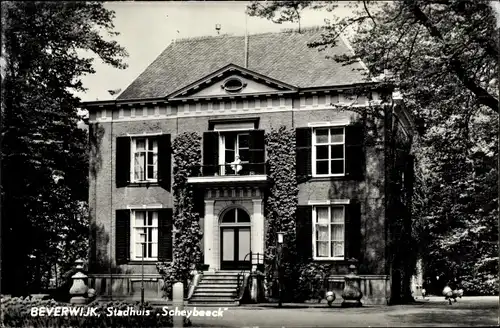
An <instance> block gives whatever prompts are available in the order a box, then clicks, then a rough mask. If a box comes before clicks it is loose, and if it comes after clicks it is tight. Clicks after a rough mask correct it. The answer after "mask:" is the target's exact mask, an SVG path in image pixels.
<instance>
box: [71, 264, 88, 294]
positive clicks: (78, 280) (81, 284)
mask: <svg viewBox="0 0 500 328" xmlns="http://www.w3.org/2000/svg"><path fill="white" fill-rule="evenodd" d="M75 264H76V267H75V268H76V270H77V272H76V273H75V274H74V275H73V276H72V277H71V279H73V285H72V286H71V288H70V290H69V294H70V295H71V296H72V297H71V299H70V300H69V302H70V303H71V304H86V303H87V298H86V296H87V291H88V287H87V285H86V284H85V280H87V275H86V274H84V273H83V272H82V271H83V261H82V260H77V261H75Z"/></svg>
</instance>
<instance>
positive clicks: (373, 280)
mask: <svg viewBox="0 0 500 328" xmlns="http://www.w3.org/2000/svg"><path fill="white" fill-rule="evenodd" d="M359 278H360V288H361V292H362V293H363V298H362V299H361V302H362V303H363V305H387V304H388V301H389V298H390V295H391V289H390V280H389V276H386V275H359ZM327 286H328V287H327V290H329V291H333V292H334V293H335V296H336V299H335V302H334V304H336V303H342V291H343V290H344V286H345V280H344V276H343V275H331V276H329V277H328V283H327ZM322 297H323V298H324V295H322ZM315 301H316V302H317V300H311V302H315Z"/></svg>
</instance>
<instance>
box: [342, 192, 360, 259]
mask: <svg viewBox="0 0 500 328" xmlns="http://www.w3.org/2000/svg"><path fill="white" fill-rule="evenodd" d="M360 248H361V206H360V204H359V203H358V202H356V201H353V200H351V203H350V204H349V205H346V211H345V259H346V260H349V259H352V258H354V259H356V260H359V255H360Z"/></svg>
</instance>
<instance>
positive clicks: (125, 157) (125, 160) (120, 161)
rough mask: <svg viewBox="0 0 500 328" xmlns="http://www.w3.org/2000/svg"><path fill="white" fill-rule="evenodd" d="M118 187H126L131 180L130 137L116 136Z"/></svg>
mask: <svg viewBox="0 0 500 328" xmlns="http://www.w3.org/2000/svg"><path fill="white" fill-rule="evenodd" d="M115 158H116V165H115V167H116V187H117V188H121V187H125V186H126V185H128V184H129V182H130V138H129V137H118V138H116V156H115Z"/></svg>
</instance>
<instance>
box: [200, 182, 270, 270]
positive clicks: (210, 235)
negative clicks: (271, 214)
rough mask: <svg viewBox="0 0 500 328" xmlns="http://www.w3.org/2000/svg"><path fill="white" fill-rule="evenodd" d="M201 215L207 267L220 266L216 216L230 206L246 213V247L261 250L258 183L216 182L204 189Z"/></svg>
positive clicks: (260, 210)
mask: <svg viewBox="0 0 500 328" xmlns="http://www.w3.org/2000/svg"><path fill="white" fill-rule="evenodd" d="M204 198H205V199H204V201H205V215H204V217H203V218H202V219H200V224H202V226H203V237H202V245H203V255H204V263H205V264H207V265H209V268H208V270H209V271H212V272H213V271H218V270H220V269H221V268H220V263H221V259H220V255H221V252H220V247H221V241H220V238H221V229H220V228H221V226H220V224H219V223H220V219H221V218H222V217H223V215H224V214H225V212H226V211H228V210H229V209H230V208H235V207H238V208H240V209H243V210H245V211H246V212H247V213H248V214H249V215H250V230H251V236H250V239H251V241H250V247H251V251H252V253H261V254H262V253H264V244H265V243H264V235H265V232H264V208H263V193H262V190H261V187H257V186H242V187H238V186H237V187H227V186H218V187H210V188H206V189H205V195H204Z"/></svg>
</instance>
